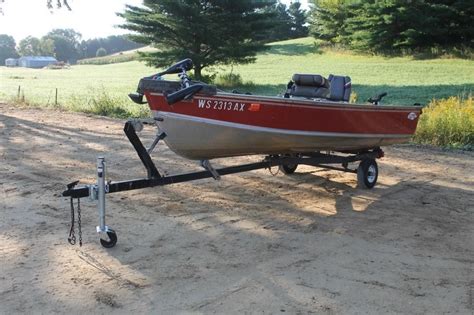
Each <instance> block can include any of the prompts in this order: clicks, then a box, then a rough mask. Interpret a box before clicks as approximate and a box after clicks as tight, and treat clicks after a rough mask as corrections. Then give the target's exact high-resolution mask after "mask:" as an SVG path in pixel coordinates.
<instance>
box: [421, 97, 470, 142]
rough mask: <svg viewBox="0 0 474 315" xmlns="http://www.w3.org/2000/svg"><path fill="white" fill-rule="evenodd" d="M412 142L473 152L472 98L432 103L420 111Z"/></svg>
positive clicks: (456, 98)
mask: <svg viewBox="0 0 474 315" xmlns="http://www.w3.org/2000/svg"><path fill="white" fill-rule="evenodd" d="M415 141H416V142H418V143H422V144H432V145H436V146H443V147H453V148H462V149H467V150H472V149H474V98H473V96H472V95H469V96H468V97H467V98H461V97H450V98H448V99H442V100H433V101H431V103H430V104H429V105H428V106H427V107H425V108H424V109H423V114H422V115H421V117H420V120H419V122H418V128H417V130H416V134H415Z"/></svg>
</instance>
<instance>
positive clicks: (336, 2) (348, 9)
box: [309, 0, 357, 45]
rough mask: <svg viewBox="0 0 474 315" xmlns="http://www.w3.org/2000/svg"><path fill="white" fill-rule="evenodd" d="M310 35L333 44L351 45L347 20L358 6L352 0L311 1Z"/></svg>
mask: <svg viewBox="0 0 474 315" xmlns="http://www.w3.org/2000/svg"><path fill="white" fill-rule="evenodd" d="M310 4H311V10H310V13H309V23H310V33H311V35H313V36H314V37H315V38H317V39H321V40H324V41H327V42H329V43H332V44H342V45H347V44H349V40H348V37H347V36H348V35H350V33H348V31H347V20H348V19H349V18H350V17H352V16H353V11H352V10H353V9H354V7H355V6H356V5H357V3H355V2H354V1H351V0H311V1H310Z"/></svg>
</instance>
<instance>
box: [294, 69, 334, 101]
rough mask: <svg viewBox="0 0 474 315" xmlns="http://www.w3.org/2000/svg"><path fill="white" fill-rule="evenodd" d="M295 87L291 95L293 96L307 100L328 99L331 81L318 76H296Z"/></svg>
mask: <svg viewBox="0 0 474 315" xmlns="http://www.w3.org/2000/svg"><path fill="white" fill-rule="evenodd" d="M292 80H293V82H294V85H293V86H292V87H291V90H290V91H289V94H290V95H291V96H299V97H307V98H328V97H329V95H330V91H329V81H328V79H326V78H325V77H323V76H321V75H317V74H298V73H297V74H294V75H293V77H292Z"/></svg>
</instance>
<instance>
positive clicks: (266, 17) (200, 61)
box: [119, 0, 274, 79]
mask: <svg viewBox="0 0 474 315" xmlns="http://www.w3.org/2000/svg"><path fill="white" fill-rule="evenodd" d="M273 4H274V1H253V0H240V1H232V0H144V2H143V5H144V6H143V7H135V6H130V5H128V6H127V7H126V10H125V12H124V13H121V14H119V16H121V17H123V18H125V19H126V23H125V24H123V25H121V27H122V28H124V29H128V30H130V31H133V32H135V33H137V34H134V35H130V38H131V39H132V40H133V41H134V42H137V43H143V44H150V45H153V46H154V47H156V48H158V51H156V52H147V53H141V58H142V59H143V60H145V61H146V62H147V63H148V64H149V65H152V66H155V67H165V66H168V65H169V64H171V63H173V62H175V61H177V60H179V59H183V58H191V59H192V60H193V61H194V74H195V77H196V79H202V69H204V68H206V67H209V66H214V65H219V64H229V63H235V64H237V63H250V62H253V61H254V60H255V55H256V53H257V52H258V51H260V50H262V49H264V45H263V43H262V42H261V41H258V40H257V39H258V38H259V37H260V38H262V36H263V37H264V34H267V33H268V32H269V31H270V30H271V28H272V21H271V18H272V17H273V15H272V14H271V13H268V12H267V11H266V10H265V9H266V8H268V6H270V5H273Z"/></svg>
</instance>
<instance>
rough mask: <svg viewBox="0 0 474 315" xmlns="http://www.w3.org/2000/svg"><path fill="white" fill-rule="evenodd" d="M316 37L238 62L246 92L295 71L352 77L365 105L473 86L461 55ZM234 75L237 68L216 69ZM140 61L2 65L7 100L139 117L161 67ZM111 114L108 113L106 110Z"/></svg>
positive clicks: (269, 86)
mask: <svg viewBox="0 0 474 315" xmlns="http://www.w3.org/2000/svg"><path fill="white" fill-rule="evenodd" d="M313 43H314V41H313V39H311V38H302V39H296V40H289V41H283V42H277V43H273V44H270V45H269V46H270V49H269V50H267V51H266V52H264V53H262V54H260V55H258V58H257V62H256V63H254V64H249V65H242V66H234V67H233V69H232V71H233V73H238V74H240V75H241V77H242V79H243V81H244V82H247V83H248V82H250V81H251V84H245V85H244V86H243V87H240V88H241V89H244V90H246V91H250V92H253V93H259V94H265V95H276V94H279V93H282V92H283V91H284V89H285V86H286V83H287V82H288V80H289V79H290V78H291V76H292V74H293V73H296V72H300V73H318V74H322V75H324V76H327V75H329V74H330V73H333V74H338V75H348V76H350V77H351V78H352V82H353V91H355V93H356V94H357V96H358V98H357V100H358V101H359V102H364V101H365V100H366V99H367V98H368V97H370V96H371V95H373V94H376V93H380V92H384V91H387V92H388V96H387V97H386V98H385V103H387V104H407V105H410V104H413V103H415V102H418V103H421V104H427V103H428V102H429V101H430V100H432V99H433V98H437V99H439V98H446V97H449V96H462V95H468V94H469V93H471V92H472V91H474V61H472V60H461V59H434V60H433V59H432V60H413V59H410V58H408V57H404V58H384V57H377V56H374V57H371V56H361V55H353V54H350V53H347V52H324V51H321V50H319V49H318V48H317V47H315V45H314V44H313ZM213 70H216V71H218V72H219V73H229V72H230V71H231V68H230V67H220V68H216V69H213ZM156 71H157V69H153V68H150V67H146V66H145V65H144V64H142V63H140V62H138V61H131V62H125V63H117V64H108V65H77V66H72V67H71V68H70V69H63V70H47V69H38V70H35V69H25V68H6V67H0V100H4V101H5V100H6V101H9V100H12V99H15V98H16V97H17V92H18V87H19V86H21V90H22V92H21V93H20V94H21V95H20V98H22V95H24V99H25V102H26V103H28V104H37V105H42V106H45V105H46V106H54V103H55V89H56V88H57V89H58V101H59V106H60V107H64V108H69V109H72V110H84V111H88V109H89V108H91V107H93V106H94V104H97V103H98V102H101V101H103V100H104V99H105V100H106V101H107V102H109V103H116V104H118V105H119V106H120V107H122V108H123V111H119V112H118V113H113V112H112V113H108V114H111V115H114V114H118V115H119V116H122V115H128V114H132V115H140V114H143V110H142V109H140V107H139V106H137V105H134V104H133V103H131V102H130V101H129V100H128V98H127V94H128V93H129V92H133V91H134V90H135V89H136V85H137V83H138V80H139V79H140V78H141V77H143V76H145V75H150V74H152V73H154V72H156ZM105 114H107V112H106V113H105Z"/></svg>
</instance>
